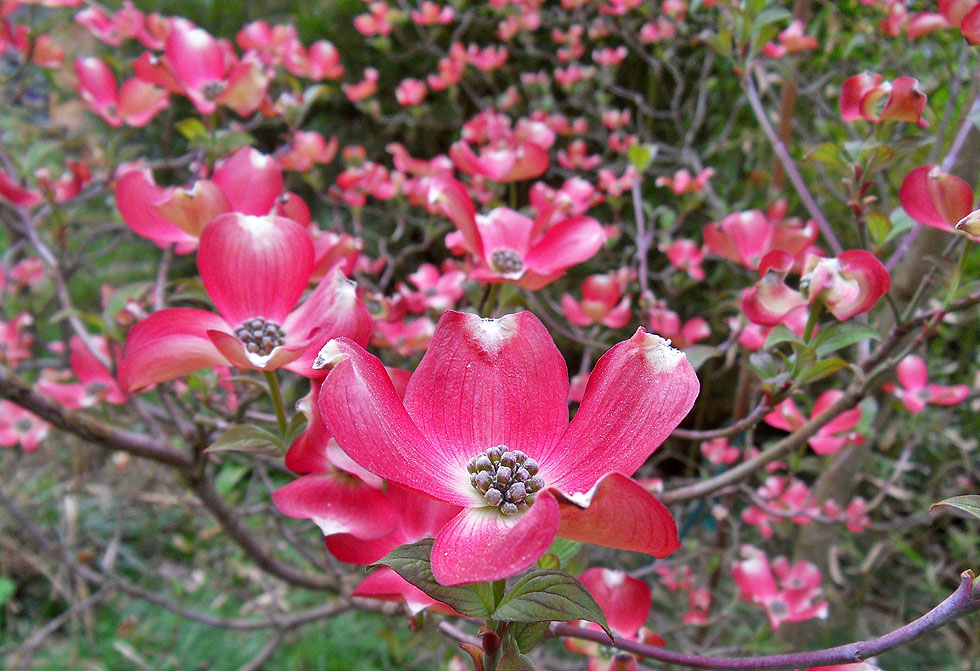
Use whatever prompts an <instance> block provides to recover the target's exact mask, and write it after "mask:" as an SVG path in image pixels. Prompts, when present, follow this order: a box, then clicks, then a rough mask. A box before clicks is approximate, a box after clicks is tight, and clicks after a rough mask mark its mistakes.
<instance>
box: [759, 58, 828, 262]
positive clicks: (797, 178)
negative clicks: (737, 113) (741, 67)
mask: <svg viewBox="0 0 980 671" xmlns="http://www.w3.org/2000/svg"><path fill="white" fill-rule="evenodd" d="M742 84H743V86H744V88H745V94H746V96H747V97H748V99H749V107H751V108H752V112H753V113H754V114H755V118H756V121H758V122H759V125H760V126H761V127H762V131H763V132H764V133H765V134H766V137H767V138H769V142H770V143H772V149H773V151H774V152H775V153H776V156H777V157H778V158H779V161H780V163H782V164H783V168H785V169H786V176H787V177H789V181H790V182H792V184H793V188H794V189H796V193H797V195H798V196H799V197H800V200H801V201H802V202H803V206H804V207H805V208H806V209H807V212H809V213H810V216H811V217H813V219H814V221H816V222H817V226H819V227H820V232H821V233H823V236H824V238H826V240H827V244H829V245H830V248H831V249H832V250H833V251H834V254H840V253H841V252H843V251H844V248H843V247H841V244H840V241H838V240H837V236H836V235H835V234H834V230H833V229H832V228H831V227H830V223H829V222H828V221H827V218H826V217H824V216H823V212H821V211H820V207H819V206H818V205H817V202H816V201H815V200H814V199H813V194H811V193H810V190H809V189H808V188H807V186H806V184H804V183H803V177H802V176H801V175H800V171H799V170H798V169H797V168H796V164H795V163H793V158H792V157H791V156H790V155H789V152H788V151H787V150H786V145H784V144H783V141H782V140H780V139H779V137H778V136H777V135H776V131H775V130H774V129H773V127H772V124H771V123H769V117H767V116H766V110H765V109H764V108H763V106H762V101H761V100H759V92H758V91H756V88H755V83H754V82H753V81H752V74H751V72H750V73H749V74H747V75H746V76H745V77H743V78H742Z"/></svg>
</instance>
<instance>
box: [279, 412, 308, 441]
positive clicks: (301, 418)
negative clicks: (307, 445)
mask: <svg viewBox="0 0 980 671" xmlns="http://www.w3.org/2000/svg"><path fill="white" fill-rule="evenodd" d="M306 424H307V422H306V415H304V414H303V413H301V412H297V413H296V414H295V415H293V416H292V418H291V419H290V420H289V426H287V427H286V437H285V438H283V441H282V442H283V445H292V444H293V441H294V440H296V439H297V438H299V435H300V434H301V433H303V432H304V431H306Z"/></svg>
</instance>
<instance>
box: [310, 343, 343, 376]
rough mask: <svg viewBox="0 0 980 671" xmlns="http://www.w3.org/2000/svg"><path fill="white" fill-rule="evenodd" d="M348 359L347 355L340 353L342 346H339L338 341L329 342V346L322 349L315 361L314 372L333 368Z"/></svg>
mask: <svg viewBox="0 0 980 671" xmlns="http://www.w3.org/2000/svg"><path fill="white" fill-rule="evenodd" d="M346 358H347V355H346V354H344V353H343V352H342V351H340V346H339V345H338V344H337V341H336V340H328V341H327V344H326V345H324V346H323V347H321V348H320V351H319V353H318V354H317V355H316V359H314V360H313V370H320V369H322V368H333V367H334V366H336V365H337V364H338V363H340V362H341V361H343V360H344V359H346Z"/></svg>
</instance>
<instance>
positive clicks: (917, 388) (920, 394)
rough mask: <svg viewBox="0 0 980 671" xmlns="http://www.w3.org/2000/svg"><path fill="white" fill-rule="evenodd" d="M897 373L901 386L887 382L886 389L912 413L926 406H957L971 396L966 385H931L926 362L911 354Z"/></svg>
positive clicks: (898, 368) (903, 360)
mask: <svg viewBox="0 0 980 671" xmlns="http://www.w3.org/2000/svg"><path fill="white" fill-rule="evenodd" d="M895 373H896V375H897V377H898V382H899V384H900V385H901V386H896V385H895V384H894V383H893V382H887V383H885V385H884V389H885V391H887V392H891V393H893V394H895V396H896V398H898V400H900V401H901V402H902V405H904V406H905V409H906V410H908V411H909V412H912V413H919V412H922V411H923V410H925V407H926V405H927V404H928V405H956V404H958V403H961V402H962V401H964V400H965V399H966V397H967V396H969V395H970V387H969V385H965V384H956V385H952V386H944V385H940V384H931V383H929V372H928V370H927V369H926V362H925V360H924V359H923V358H922V357H920V356H916V355H915V354H909V355H908V356H907V357H905V358H904V359H902V360H901V361H900V362H899V363H898V366H897V367H896V370H895Z"/></svg>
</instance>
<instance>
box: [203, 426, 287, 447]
mask: <svg viewBox="0 0 980 671" xmlns="http://www.w3.org/2000/svg"><path fill="white" fill-rule="evenodd" d="M282 449H283V447H282V443H281V442H280V441H279V436H276V435H274V434H272V433H270V432H268V431H266V430H265V429H263V428H262V427H259V426H255V425H252V424H240V425H238V426H233V427H231V428H230V429H228V430H227V431H225V433H224V435H222V436H221V438H218V440H216V441H214V442H213V443H211V446H210V447H208V449H206V450H204V451H205V452H247V453H249V454H281V453H282Z"/></svg>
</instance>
